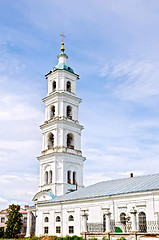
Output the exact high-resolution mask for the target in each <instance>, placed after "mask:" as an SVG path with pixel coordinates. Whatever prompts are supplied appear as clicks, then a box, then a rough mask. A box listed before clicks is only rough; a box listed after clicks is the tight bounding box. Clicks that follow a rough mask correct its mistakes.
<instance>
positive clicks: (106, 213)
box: [104, 210, 111, 232]
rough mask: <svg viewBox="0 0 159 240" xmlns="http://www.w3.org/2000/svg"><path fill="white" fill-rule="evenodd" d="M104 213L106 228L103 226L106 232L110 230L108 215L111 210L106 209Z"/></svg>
mask: <svg viewBox="0 0 159 240" xmlns="http://www.w3.org/2000/svg"><path fill="white" fill-rule="evenodd" d="M104 214H105V218H106V228H105V231H106V232H111V228H110V215H111V212H110V211H109V210H107V211H106V212H105V213H104Z"/></svg>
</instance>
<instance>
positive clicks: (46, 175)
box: [45, 171, 48, 184]
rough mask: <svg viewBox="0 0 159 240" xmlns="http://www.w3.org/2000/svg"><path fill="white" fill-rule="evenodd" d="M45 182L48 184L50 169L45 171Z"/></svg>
mask: <svg viewBox="0 0 159 240" xmlns="http://www.w3.org/2000/svg"><path fill="white" fill-rule="evenodd" d="M45 183H46V184H48V171H46V172H45Z"/></svg>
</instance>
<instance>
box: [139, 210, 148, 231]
mask: <svg viewBox="0 0 159 240" xmlns="http://www.w3.org/2000/svg"><path fill="white" fill-rule="evenodd" d="M139 231H140V232H147V224H146V214H145V213H144V212H140V213H139Z"/></svg>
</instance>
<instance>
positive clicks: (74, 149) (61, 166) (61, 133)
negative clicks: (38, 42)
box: [33, 42, 85, 200]
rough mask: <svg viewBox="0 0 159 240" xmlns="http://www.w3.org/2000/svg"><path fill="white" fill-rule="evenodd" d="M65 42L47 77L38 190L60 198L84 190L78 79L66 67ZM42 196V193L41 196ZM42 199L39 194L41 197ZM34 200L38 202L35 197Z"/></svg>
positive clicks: (41, 127)
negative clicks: (55, 63) (77, 92)
mask: <svg viewBox="0 0 159 240" xmlns="http://www.w3.org/2000/svg"><path fill="white" fill-rule="evenodd" d="M67 58H68V57H67V55H66V54H65V49H64V43H63V42H62V47H61V53H60V54H59V56H58V60H59V62H58V65H57V66H55V67H54V68H53V70H52V71H50V72H49V73H48V74H47V75H46V79H47V80H48V94H47V97H45V98H44V99H43V102H44V103H45V121H44V123H43V124H42V125H41V126H40V129H41V130H42V139H43V140H42V141H43V144H42V151H41V156H40V157H38V160H39V162H40V185H39V191H40V193H41V192H43V193H44V192H48V193H49V194H52V195H55V196H59V195H63V194H66V193H68V192H71V191H75V190H77V189H79V188H81V187H83V161H84V160H85V158H84V157H82V152H81V130H82V129H83V126H81V125H80V124H79V122H78V107H79V104H80V102H81V99H80V98H78V97H76V81H77V80H78V79H79V76H78V75H77V74H75V73H74V71H73V69H72V68H70V67H69V66H68V65H67ZM38 195H39V194H38ZM39 196H40V195H39ZM33 200H37V199H36V197H34V199H33Z"/></svg>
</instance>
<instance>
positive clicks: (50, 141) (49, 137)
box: [48, 133, 54, 149]
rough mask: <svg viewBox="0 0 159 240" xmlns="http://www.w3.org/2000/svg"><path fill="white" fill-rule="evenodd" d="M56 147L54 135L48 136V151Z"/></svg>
mask: <svg viewBox="0 0 159 240" xmlns="http://www.w3.org/2000/svg"><path fill="white" fill-rule="evenodd" d="M53 147H54V135H53V134H52V133H49V134H48V149H51V148H53Z"/></svg>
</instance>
